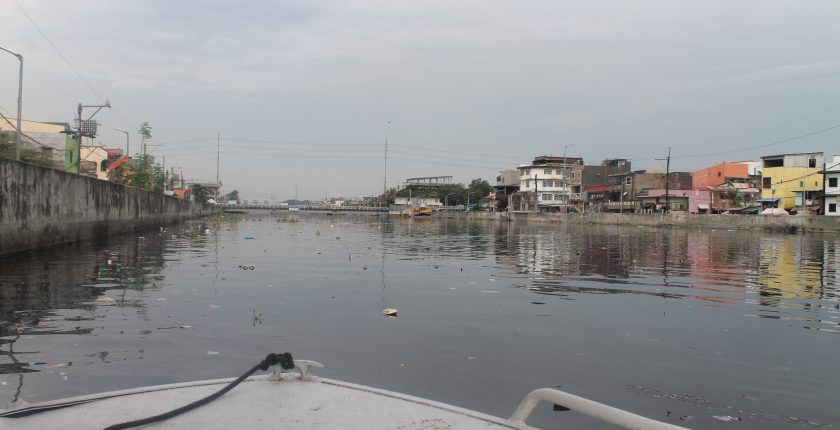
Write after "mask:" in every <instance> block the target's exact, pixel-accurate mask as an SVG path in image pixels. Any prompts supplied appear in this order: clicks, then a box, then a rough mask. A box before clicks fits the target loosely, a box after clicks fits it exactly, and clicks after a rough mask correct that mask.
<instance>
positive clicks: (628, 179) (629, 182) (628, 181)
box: [624, 176, 633, 185]
mask: <svg viewBox="0 0 840 430" xmlns="http://www.w3.org/2000/svg"><path fill="white" fill-rule="evenodd" d="M632 183H633V178H632V177H630V176H625V177H624V184H625V185H630V184H632Z"/></svg>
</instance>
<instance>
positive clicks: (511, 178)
mask: <svg viewBox="0 0 840 430" xmlns="http://www.w3.org/2000/svg"><path fill="white" fill-rule="evenodd" d="M493 188H494V189H495V190H496V194H497V195H498V194H501V195H505V196H508V195H511V194H513V193H515V192H517V191H519V170H517V169H509V170H500V171H499V176H496V184H495V185H494V186H493Z"/></svg>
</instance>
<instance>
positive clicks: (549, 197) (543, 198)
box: [540, 194, 551, 201]
mask: <svg viewBox="0 0 840 430" xmlns="http://www.w3.org/2000/svg"><path fill="white" fill-rule="evenodd" d="M540 200H543V201H549V200H551V194H543V195H542V197H541V198H540Z"/></svg>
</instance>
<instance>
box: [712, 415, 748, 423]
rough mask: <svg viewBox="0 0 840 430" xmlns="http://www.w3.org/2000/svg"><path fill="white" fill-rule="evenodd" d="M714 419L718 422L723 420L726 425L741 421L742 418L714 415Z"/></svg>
mask: <svg viewBox="0 0 840 430" xmlns="http://www.w3.org/2000/svg"><path fill="white" fill-rule="evenodd" d="M712 418H714V419H716V420H721V421H723V422H725V423H728V422H730V421H741V418H740V417H733V416H731V415H712Z"/></svg>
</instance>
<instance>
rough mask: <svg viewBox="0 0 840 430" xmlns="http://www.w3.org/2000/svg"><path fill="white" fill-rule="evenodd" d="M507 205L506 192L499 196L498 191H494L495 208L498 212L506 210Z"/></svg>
mask: <svg viewBox="0 0 840 430" xmlns="http://www.w3.org/2000/svg"><path fill="white" fill-rule="evenodd" d="M507 207H508V196H507V194H502V195H501V196H499V193H496V210H497V211H499V212H504V211H506V210H507Z"/></svg>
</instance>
